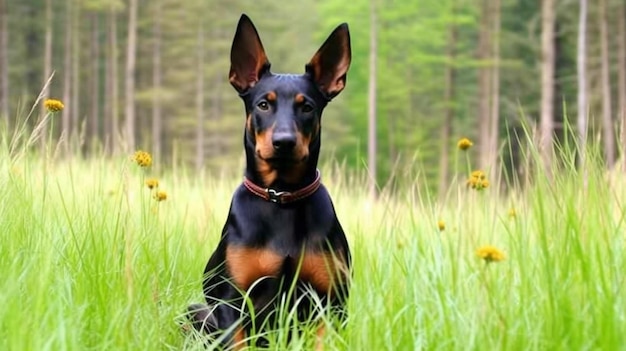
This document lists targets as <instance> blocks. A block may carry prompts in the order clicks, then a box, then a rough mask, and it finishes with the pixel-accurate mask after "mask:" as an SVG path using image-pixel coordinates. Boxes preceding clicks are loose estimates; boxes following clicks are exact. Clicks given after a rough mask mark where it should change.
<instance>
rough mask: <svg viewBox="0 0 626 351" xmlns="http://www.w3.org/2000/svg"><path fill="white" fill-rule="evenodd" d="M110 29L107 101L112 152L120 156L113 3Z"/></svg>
mask: <svg viewBox="0 0 626 351" xmlns="http://www.w3.org/2000/svg"><path fill="white" fill-rule="evenodd" d="M108 26H109V29H108V43H109V50H108V53H109V65H108V67H109V74H107V77H109V79H110V81H109V93H108V95H109V99H107V100H106V101H107V105H110V107H109V108H110V113H111V114H110V116H109V117H108V118H109V121H110V124H109V126H110V127H109V134H108V138H109V140H108V141H109V142H110V143H111V149H110V150H111V151H112V152H113V154H118V153H119V151H120V145H119V144H120V140H119V137H118V136H119V133H120V123H119V120H120V116H119V90H118V87H119V82H118V80H119V72H118V64H117V60H118V52H117V16H116V13H115V8H114V5H113V3H111V8H110V10H109V24H108Z"/></svg>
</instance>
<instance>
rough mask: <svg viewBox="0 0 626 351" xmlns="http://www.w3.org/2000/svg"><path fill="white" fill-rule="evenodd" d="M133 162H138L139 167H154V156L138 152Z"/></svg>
mask: <svg viewBox="0 0 626 351" xmlns="http://www.w3.org/2000/svg"><path fill="white" fill-rule="evenodd" d="M133 160H134V161H135V162H137V164H138V165H139V167H150V166H152V156H150V154H149V153H147V152H145V151H141V150H139V151H137V152H135V155H134V156H133Z"/></svg>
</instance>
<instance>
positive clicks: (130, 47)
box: [124, 0, 138, 150]
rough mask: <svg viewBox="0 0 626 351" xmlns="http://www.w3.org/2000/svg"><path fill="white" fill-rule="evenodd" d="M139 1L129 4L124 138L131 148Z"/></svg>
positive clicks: (131, 0)
mask: <svg viewBox="0 0 626 351" xmlns="http://www.w3.org/2000/svg"><path fill="white" fill-rule="evenodd" d="M137 1H138V0H130V1H129V4H128V42H127V49H126V72H125V73H126V77H125V84H124V92H125V108H124V117H125V119H126V120H125V131H124V138H125V139H126V140H124V141H125V142H126V145H127V147H128V149H129V150H134V149H135V61H136V58H137Z"/></svg>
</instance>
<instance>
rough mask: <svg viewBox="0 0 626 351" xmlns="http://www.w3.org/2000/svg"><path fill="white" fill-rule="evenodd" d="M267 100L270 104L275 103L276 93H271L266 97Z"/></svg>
mask: <svg viewBox="0 0 626 351" xmlns="http://www.w3.org/2000/svg"><path fill="white" fill-rule="evenodd" d="M265 98H266V99H267V101H269V102H275V101H276V92H274V91H270V92H269V93H267V96H265Z"/></svg>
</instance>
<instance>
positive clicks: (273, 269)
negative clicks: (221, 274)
mask: <svg viewBox="0 0 626 351" xmlns="http://www.w3.org/2000/svg"><path fill="white" fill-rule="evenodd" d="M284 260H285V258H284V257H283V256H281V255H279V254H277V253H276V252H274V251H272V250H269V249H263V248H249V247H238V246H229V247H227V248H226V267H227V268H228V272H229V273H230V276H231V277H232V278H233V281H234V283H235V284H236V285H237V287H238V288H240V289H242V290H244V291H247V290H248V289H249V288H250V286H251V285H252V283H254V282H255V281H257V280H258V279H259V278H263V277H276V275H277V274H278V273H279V272H280V269H281V267H282V264H283V261H284Z"/></svg>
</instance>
